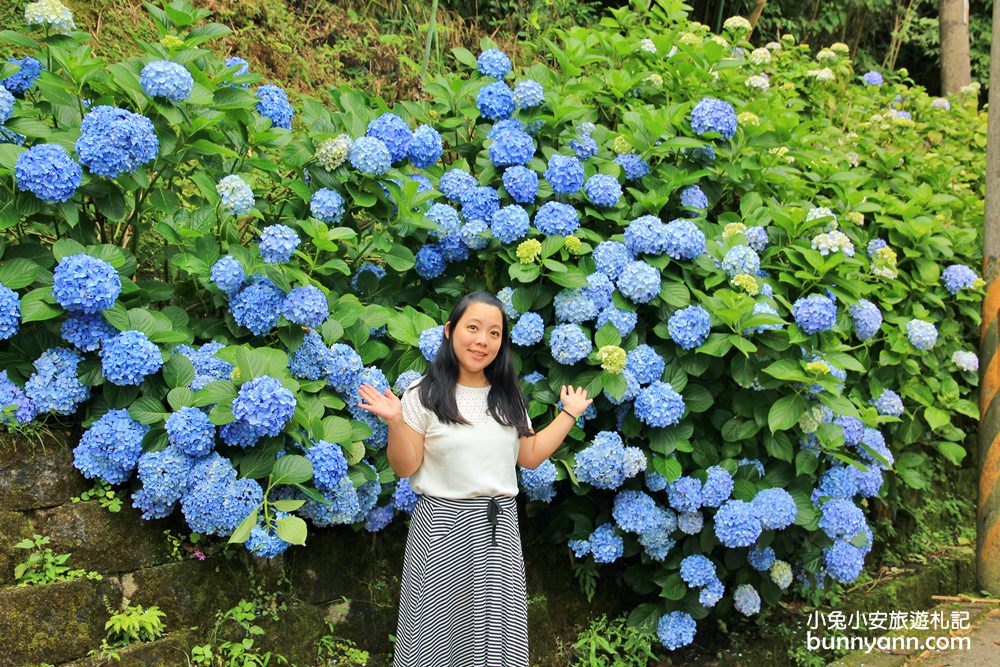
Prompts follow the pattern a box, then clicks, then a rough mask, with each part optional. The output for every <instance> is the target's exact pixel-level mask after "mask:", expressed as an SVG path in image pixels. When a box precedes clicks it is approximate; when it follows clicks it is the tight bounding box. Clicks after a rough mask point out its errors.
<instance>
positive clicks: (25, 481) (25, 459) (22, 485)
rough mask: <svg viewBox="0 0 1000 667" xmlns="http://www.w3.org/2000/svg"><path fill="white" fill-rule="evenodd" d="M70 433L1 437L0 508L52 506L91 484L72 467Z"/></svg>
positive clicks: (84, 489) (80, 491)
mask: <svg viewBox="0 0 1000 667" xmlns="http://www.w3.org/2000/svg"><path fill="white" fill-rule="evenodd" d="M70 437H71V436H70V435H69V434H59V435H58V436H57V435H54V434H46V435H44V436H39V438H38V439H37V440H32V439H28V438H9V437H7V438H4V439H3V442H2V443H0V445H2V446H0V488H2V489H3V490H4V494H3V497H2V498H0V509H7V510H29V509H38V508H43V507H55V506H56V505H61V504H63V503H65V502H68V501H69V499H70V498H72V497H73V496H78V495H80V494H81V493H83V492H84V491H86V490H87V489H88V488H90V486H91V483H90V482H88V481H87V480H86V479H84V478H83V475H81V474H80V473H79V471H77V469H76V468H74V467H73V447H72V446H71V445H70V443H69V441H70Z"/></svg>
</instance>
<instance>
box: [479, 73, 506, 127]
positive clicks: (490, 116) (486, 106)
mask: <svg viewBox="0 0 1000 667" xmlns="http://www.w3.org/2000/svg"><path fill="white" fill-rule="evenodd" d="M476 107H477V108H478V109H479V113H480V115H482V117H483V118H485V119H487V120H503V119H504V118H510V116H511V114H513V113H514V109H515V104H514V93H513V92H512V91H511V89H510V87H509V86H508V85H507V84H506V83H504V82H503V81H494V82H493V83H490V84H487V85H485V86H483V87H482V88H480V89H479V95H478V96H477V97H476Z"/></svg>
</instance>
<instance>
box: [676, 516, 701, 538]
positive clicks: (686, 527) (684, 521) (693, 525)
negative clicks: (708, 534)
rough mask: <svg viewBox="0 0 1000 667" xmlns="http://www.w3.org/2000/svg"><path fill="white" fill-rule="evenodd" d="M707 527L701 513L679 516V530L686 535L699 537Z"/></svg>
mask: <svg viewBox="0 0 1000 667" xmlns="http://www.w3.org/2000/svg"><path fill="white" fill-rule="evenodd" d="M704 526H705V517H703V516H702V515H701V512H681V513H680V514H678V515H677V529H678V530H679V531H681V532H682V533H684V534H685V535H698V534H699V533H701V529H702V528H704Z"/></svg>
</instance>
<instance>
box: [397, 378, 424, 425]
mask: <svg viewBox="0 0 1000 667" xmlns="http://www.w3.org/2000/svg"><path fill="white" fill-rule="evenodd" d="M400 403H401V404H402V406H403V421H404V422H406V423H407V425H409V427H410V428H412V429H413V430H414V431H416V432H417V433H420V434H422V435H426V433H427V429H428V427H429V426H430V417H431V412H430V410H428V409H427V408H425V407H424V404H423V403H421V402H420V394H419V392H418V391H417V388H416V386H414V385H411V386H410V388H408V389H407V390H406V391H404V392H403V397H402V398H401V399H400Z"/></svg>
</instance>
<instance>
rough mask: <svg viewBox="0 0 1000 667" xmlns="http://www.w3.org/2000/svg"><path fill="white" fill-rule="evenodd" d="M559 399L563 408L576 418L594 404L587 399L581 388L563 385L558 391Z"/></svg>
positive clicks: (584, 390) (585, 392)
mask: <svg viewBox="0 0 1000 667" xmlns="http://www.w3.org/2000/svg"><path fill="white" fill-rule="evenodd" d="M559 399H560V400H561V401H562V404H563V407H564V408H566V409H567V410H568V411H569V412H571V413H572V414H573V415H574V416H576V417H579V416H580V415H582V414H583V412H584V410H586V409H587V408H589V407H590V404H591V403H593V402H594V399H592V398H587V390H586V389H584V388H583V387H572V386H570V385H565V384H564V385H562V388H561V389H560V390H559Z"/></svg>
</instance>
